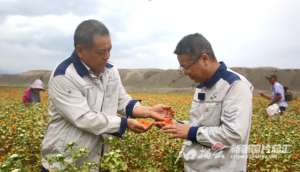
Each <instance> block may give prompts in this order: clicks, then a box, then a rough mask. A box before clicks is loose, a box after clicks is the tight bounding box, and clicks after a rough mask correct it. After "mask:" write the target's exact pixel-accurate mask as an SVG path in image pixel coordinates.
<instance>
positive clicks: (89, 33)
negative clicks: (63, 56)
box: [74, 19, 109, 46]
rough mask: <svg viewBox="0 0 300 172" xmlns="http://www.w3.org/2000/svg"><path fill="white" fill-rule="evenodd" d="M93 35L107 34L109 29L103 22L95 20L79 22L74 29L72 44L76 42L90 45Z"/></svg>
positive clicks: (76, 43)
mask: <svg viewBox="0 0 300 172" xmlns="http://www.w3.org/2000/svg"><path fill="white" fill-rule="evenodd" d="M95 35H100V36H109V31H108V29H107V28H106V26H105V25H104V24H103V23H101V22H100V21H97V20H93V19H90V20H85V21H83V22H81V23H80V24H79V25H78V26H77V28H76V30H75V34H74V46H76V45H78V44H82V45H85V46H92V45H93V38H94V36H95Z"/></svg>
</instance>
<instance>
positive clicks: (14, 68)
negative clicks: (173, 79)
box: [0, 0, 300, 73]
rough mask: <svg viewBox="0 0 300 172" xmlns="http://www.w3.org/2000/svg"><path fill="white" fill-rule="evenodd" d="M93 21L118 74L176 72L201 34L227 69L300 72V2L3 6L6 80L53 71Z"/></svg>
mask: <svg viewBox="0 0 300 172" xmlns="http://www.w3.org/2000/svg"><path fill="white" fill-rule="evenodd" d="M91 18H93V19H97V20H100V21H102V22H103V23H104V24H105V25H106V26H107V27H108V28H109V30H110V32H111V36H112V43H113V49H112V52H111V57H110V61H111V63H113V64H114V65H115V66H117V67H119V68H163V69H174V68H178V62H177V59H176V56H175V55H174V54H173V51H174V48H175V46H176V44H177V42H178V41H179V40H180V39H181V38H182V37H183V36H185V35H187V34H190V33H195V32H199V33H202V34H203V35H204V36H205V37H206V38H207V39H208V40H209V41H210V42H211V44H212V46H213V48H214V51H215V54H216V56H217V58H218V60H220V61H225V63H226V64H227V65H228V66H231V67H233V66H242V67H258V66H273V67H279V68H300V60H299V55H300V1H299V0H247V1H246V0H244V1H243V0H225V1H224V0H209V1H208V0H194V1H192V0H177V1H176V0H105V1H104V0H98V1H97V0H68V1H61V0H0V51H1V54H0V73H17V72H23V71H26V70H30V69H49V70H51V69H53V68H54V67H55V66H56V65H58V64H59V63H60V62H61V61H62V60H63V59H65V58H67V57H69V55H70V54H71V52H72V51H73V33H74V30H75V28H76V26H77V25H78V24H79V23H80V22H81V21H83V20H86V19H91Z"/></svg>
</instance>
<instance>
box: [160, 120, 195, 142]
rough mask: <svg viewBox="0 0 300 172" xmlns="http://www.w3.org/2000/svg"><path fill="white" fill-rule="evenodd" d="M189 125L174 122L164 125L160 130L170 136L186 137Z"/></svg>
mask: <svg viewBox="0 0 300 172" xmlns="http://www.w3.org/2000/svg"><path fill="white" fill-rule="evenodd" d="M190 128H191V126H189V125H187V124H179V123H175V124H172V125H166V126H164V127H163V128H162V129H161V130H162V131H163V132H164V133H167V134H169V135H170V136H171V138H181V139H186V138H187V136H188V133H189V130H190Z"/></svg>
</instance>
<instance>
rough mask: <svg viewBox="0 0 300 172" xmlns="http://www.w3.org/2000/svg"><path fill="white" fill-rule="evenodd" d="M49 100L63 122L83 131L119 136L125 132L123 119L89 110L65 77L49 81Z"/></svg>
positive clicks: (124, 120)
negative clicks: (65, 121)
mask: <svg viewBox="0 0 300 172" xmlns="http://www.w3.org/2000/svg"><path fill="white" fill-rule="evenodd" d="M49 100H50V103H52V104H53V105H54V107H55V108H56V110H57V111H58V112H59V114H60V115H61V116H62V117H63V118H64V119H65V120H67V121H69V122H70V123H71V124H73V125H74V126H76V127H77V128H80V129H82V130H84V131H87V132H90V133H92V134H95V135H101V134H103V133H118V134H119V136H121V135H122V134H123V133H124V132H125V130H126V127H127V120H126V119H125V118H123V119H122V118H120V117H118V116H113V115H106V114H105V113H102V112H101V113H99V112H98V113H97V112H95V111H93V110H91V109H90V107H89V105H88V103H87V99H86V97H84V96H83V95H82V93H81V92H80V90H79V89H78V88H77V87H76V86H75V85H74V84H73V83H72V82H71V81H70V80H69V79H68V78H66V77H65V76H56V77H54V78H52V79H51V80H50V82H49Z"/></svg>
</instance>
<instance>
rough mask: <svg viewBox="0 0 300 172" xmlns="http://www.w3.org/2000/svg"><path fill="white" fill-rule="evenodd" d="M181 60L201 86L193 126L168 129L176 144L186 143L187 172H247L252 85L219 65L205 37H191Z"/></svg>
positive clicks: (179, 49) (184, 43)
mask: <svg viewBox="0 0 300 172" xmlns="http://www.w3.org/2000/svg"><path fill="white" fill-rule="evenodd" d="M175 54H176V55H177V59H178V61H179V64H180V69H181V71H182V72H183V73H184V74H185V75H187V76H189V77H190V79H192V80H194V81H195V82H196V83H199V85H198V86H197V88H196V90H195V94H194V97H193V101H192V106H191V110H190V119H189V123H188V124H181V123H175V124H172V125H167V126H164V127H163V128H162V130H163V131H164V132H165V133H168V134H170V135H171V136H172V137H173V138H182V139H186V141H185V143H184V146H183V150H182V152H181V155H182V156H183V159H184V169H185V171H188V172H191V171H205V172H216V171H224V172H228V171H235V172H242V171H244V172H245V171H247V170H246V168H247V144H248V140H249V133H250V128H251V115H252V91H253V87H252V85H251V83H250V82H249V81H248V80H247V79H246V78H245V77H243V76H242V75H240V74H238V73H236V72H234V71H232V70H230V69H228V68H227V67H226V65H225V63H223V62H220V63H219V62H218V61H217V59H216V57H215V55H214V52H213V49H212V47H211V45H210V43H209V42H208V41H207V39H206V38H205V37H203V36H202V35H201V34H198V33H195V34H190V35H187V36H185V37H184V38H183V39H182V40H181V41H180V42H179V43H178V44H177V47H176V49H175ZM237 150H238V151H237ZM241 150H243V151H242V152H240V151H241Z"/></svg>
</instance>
